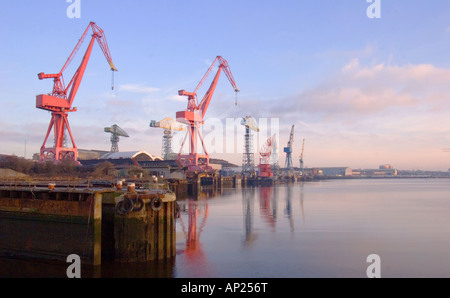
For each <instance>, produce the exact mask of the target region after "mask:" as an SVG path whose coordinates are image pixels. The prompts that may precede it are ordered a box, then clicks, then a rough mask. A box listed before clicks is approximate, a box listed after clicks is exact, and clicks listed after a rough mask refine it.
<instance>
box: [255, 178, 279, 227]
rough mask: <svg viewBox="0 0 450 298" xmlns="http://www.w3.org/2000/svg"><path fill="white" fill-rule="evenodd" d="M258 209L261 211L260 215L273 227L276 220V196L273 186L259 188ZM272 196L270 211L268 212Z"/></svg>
mask: <svg viewBox="0 0 450 298" xmlns="http://www.w3.org/2000/svg"><path fill="white" fill-rule="evenodd" d="M259 191H260V197H259V209H260V211H261V216H262V217H263V218H264V219H265V220H266V221H267V222H268V223H269V225H270V226H271V227H272V228H275V222H276V220H277V204H276V203H277V201H276V196H274V193H273V187H272V186H269V187H264V186H263V187H261V188H260V189H259ZM271 198H272V212H270V208H271V206H270V205H271V202H270V199H271Z"/></svg>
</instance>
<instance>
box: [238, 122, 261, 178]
mask: <svg viewBox="0 0 450 298" xmlns="http://www.w3.org/2000/svg"><path fill="white" fill-rule="evenodd" d="M241 125H244V126H245V137H244V154H243V158H242V174H243V175H245V176H250V175H251V174H252V173H253V172H254V170H255V169H254V168H255V160H254V153H253V135H252V133H251V131H252V130H253V131H256V132H259V127H258V125H257V124H256V121H255V119H254V118H253V117H252V116H245V117H244V118H242V120H241Z"/></svg>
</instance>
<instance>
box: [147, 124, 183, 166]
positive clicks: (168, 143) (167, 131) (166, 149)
mask: <svg viewBox="0 0 450 298" xmlns="http://www.w3.org/2000/svg"><path fill="white" fill-rule="evenodd" d="M150 127H154V128H163V129H164V135H163V140H162V155H163V158H164V160H170V159H173V156H172V155H173V151H172V138H173V131H174V130H178V131H186V130H187V129H186V125H185V124H182V123H180V122H178V121H176V120H175V119H172V118H170V117H166V118H164V119H162V120H160V121H158V122H156V120H152V121H151V122H150Z"/></svg>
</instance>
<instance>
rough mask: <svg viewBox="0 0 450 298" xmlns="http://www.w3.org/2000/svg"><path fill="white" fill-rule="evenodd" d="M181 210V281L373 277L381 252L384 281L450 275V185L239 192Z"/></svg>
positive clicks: (332, 185) (353, 184)
mask: <svg viewBox="0 0 450 298" xmlns="http://www.w3.org/2000/svg"><path fill="white" fill-rule="evenodd" d="M180 206H181V207H182V210H183V211H182V213H181V218H180V220H178V221H177V247H178V249H179V253H178V255H177V258H176V262H175V270H174V276H175V277H257V278H258V277H367V273H366V271H367V268H368V266H369V265H371V264H372V260H371V263H368V262H367V257H368V256H369V255H371V254H377V255H378V256H379V262H378V264H380V266H379V269H380V271H381V277H450V257H449V256H450V180H448V179H358V180H356V179H355V180H328V181H320V182H305V183H292V184H288V185H277V186H276V187H260V188H247V189H233V190H231V189H230V190H225V191H224V192H223V194H222V195H220V196H216V197H212V198H204V199H203V198H199V199H198V200H197V201H190V200H186V201H181V202H180ZM189 223H190V224H189ZM189 227H190V228H191V229H190V230H189Z"/></svg>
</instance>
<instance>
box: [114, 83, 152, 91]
mask: <svg viewBox="0 0 450 298" xmlns="http://www.w3.org/2000/svg"><path fill="white" fill-rule="evenodd" d="M119 91H128V92H133V93H153V92H156V91H160V89H159V88H155V87H150V86H142V85H140V84H125V85H120V87H119Z"/></svg>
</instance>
